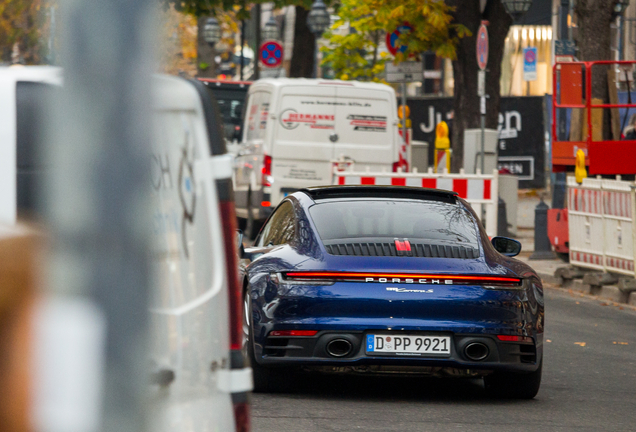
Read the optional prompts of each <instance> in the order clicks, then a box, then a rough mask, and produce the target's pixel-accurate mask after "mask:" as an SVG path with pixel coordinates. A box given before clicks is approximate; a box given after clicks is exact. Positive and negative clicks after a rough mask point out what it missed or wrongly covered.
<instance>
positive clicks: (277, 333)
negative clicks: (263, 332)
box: [269, 330, 318, 336]
mask: <svg viewBox="0 0 636 432" xmlns="http://www.w3.org/2000/svg"><path fill="white" fill-rule="evenodd" d="M317 333H318V330H274V331H271V332H269V336H316V334H317Z"/></svg>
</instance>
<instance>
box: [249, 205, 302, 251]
mask: <svg viewBox="0 0 636 432" xmlns="http://www.w3.org/2000/svg"><path fill="white" fill-rule="evenodd" d="M295 235H296V217H295V216H294V206H293V205H292V204H291V203H290V202H289V201H285V202H284V203H283V204H281V206H280V207H279V208H278V209H277V210H276V212H275V213H274V214H273V215H272V217H271V218H270V219H269V222H267V225H265V227H264V228H263V232H262V234H261V237H260V239H259V241H258V246H269V245H274V246H275V245H280V244H287V243H291V241H292V240H293V239H294V236H295Z"/></svg>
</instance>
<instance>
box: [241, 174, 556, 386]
mask: <svg viewBox="0 0 636 432" xmlns="http://www.w3.org/2000/svg"><path fill="white" fill-rule="evenodd" d="M520 250H521V244H520V243H519V242H517V241H516V240H512V239H508V238H504V237H494V238H493V239H492V242H491V241H489V240H488V236H487V235H486V233H485V231H484V229H483V227H482V226H481V224H480V223H479V219H478V217H477V215H476V214H475V213H474V211H473V210H472V208H471V207H470V206H469V205H468V204H467V203H466V202H465V201H464V200H462V199H461V198H459V197H458V196H457V194H456V193H455V192H449V191H441V190H435V189H423V188H411V187H399V186H330V187H314V188H306V189H301V190H300V191H297V192H295V193H293V194H291V195H289V196H288V197H286V198H284V199H283V201H282V202H281V203H280V204H279V205H278V206H277V207H276V209H275V210H274V212H273V213H272V215H271V216H270V217H269V219H268V220H267V222H266V223H265V225H264V226H263V229H262V230H261V232H260V233H259V235H258V236H257V237H256V239H255V243H254V246H253V247H250V248H247V249H244V251H243V253H242V255H243V257H244V258H245V259H247V260H250V262H249V264H247V265H246V266H245V267H244V268H243V287H244V295H243V302H244V309H245V311H246V312H245V314H244V317H245V318H244V319H245V324H244V332H245V339H246V344H245V347H244V349H245V352H246V356H247V357H248V358H249V359H250V361H251V362H252V368H253V371H254V384H255V389H256V390H258V391H271V390H276V389H277V388H280V386H281V385H284V384H285V383H289V380H290V379H292V378H291V377H292V373H293V372H294V371H296V372H298V371H308V370H309V371H312V370H313V371H316V372H325V373H333V372H337V373H364V374H398V373H408V374H411V375H412V376H416V375H417V374H421V375H441V376H453V377H466V378H480V377H483V379H484V381H485V385H486V387H487V388H488V389H490V390H491V391H492V392H494V393H496V394H499V395H504V396H507V397H514V398H533V397H534V396H535V395H536V394H537V392H538V390H539V386H540V383H541V370H542V363H543V334H544V299H543V287H542V284H541V280H540V278H539V277H538V276H537V274H536V273H535V272H534V271H533V270H532V268H530V267H529V266H528V265H526V264H524V263H522V262H521V261H517V260H515V259H513V258H512V257H513V256H515V255H517V254H518V253H519V252H520Z"/></svg>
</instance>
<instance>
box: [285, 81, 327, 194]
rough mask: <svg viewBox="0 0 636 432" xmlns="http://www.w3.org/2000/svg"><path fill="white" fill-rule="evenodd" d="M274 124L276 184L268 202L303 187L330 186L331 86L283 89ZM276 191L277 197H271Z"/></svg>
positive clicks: (288, 87)
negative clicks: (278, 193) (278, 194)
mask: <svg viewBox="0 0 636 432" xmlns="http://www.w3.org/2000/svg"><path fill="white" fill-rule="evenodd" d="M274 121H275V136H274V145H273V148H272V176H273V177H274V179H276V180H275V181H276V184H275V185H274V187H275V190H272V202H278V201H279V200H280V199H281V198H283V196H285V195H286V194H287V193H289V192H291V191H295V190H298V189H300V188H303V187H306V186H315V185H323V184H330V183H331V163H330V161H331V160H333V156H334V151H333V150H334V144H333V142H332V141H331V139H330V137H331V136H332V135H333V134H334V133H335V127H336V89H335V87H334V86H329V85H324V86H322V85H317V86H287V87H283V90H282V92H281V94H280V99H279V102H278V110H277V115H276V118H275V119H274ZM279 186H280V188H279ZM273 189H274V188H273ZM278 191H280V192H281V194H280V196H274V195H275V194H276V193H277V192H278Z"/></svg>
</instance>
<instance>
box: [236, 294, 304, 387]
mask: <svg viewBox="0 0 636 432" xmlns="http://www.w3.org/2000/svg"><path fill="white" fill-rule="evenodd" d="M248 292H249V287H248V288H247V289H246V290H245V293H244V295H243V354H244V356H245V358H246V359H247V361H249V363H250V366H251V367H252V377H253V379H254V393H275V392H280V391H285V390H289V389H291V384H292V380H293V379H294V377H293V376H291V377H290V375H289V371H286V370H283V369H278V368H268V367H265V366H262V365H260V364H258V362H257V361H256V356H255V354H254V343H253V339H252V332H253V328H252V325H251V316H252V314H251V312H252V308H251V302H250V298H249V295H247V293H248ZM290 378H291V380H290Z"/></svg>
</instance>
